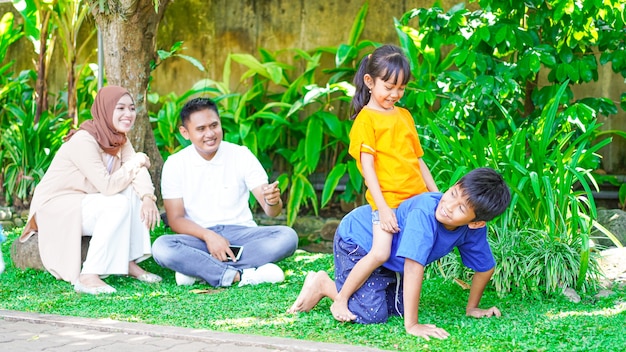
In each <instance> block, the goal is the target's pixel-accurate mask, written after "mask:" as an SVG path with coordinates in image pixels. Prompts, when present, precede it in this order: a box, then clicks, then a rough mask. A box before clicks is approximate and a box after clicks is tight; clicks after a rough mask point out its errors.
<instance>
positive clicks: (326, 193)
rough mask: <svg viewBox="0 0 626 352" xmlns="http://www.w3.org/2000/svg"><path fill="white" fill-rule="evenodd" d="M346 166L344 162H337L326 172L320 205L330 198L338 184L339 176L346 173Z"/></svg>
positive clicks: (323, 205) (324, 204) (326, 202)
mask: <svg viewBox="0 0 626 352" xmlns="http://www.w3.org/2000/svg"><path fill="white" fill-rule="evenodd" d="M347 169H348V166H347V165H346V164H343V163H341V164H337V165H335V166H334V167H333V169H332V170H330V172H329V173H328V176H327V177H326V181H325V182H324V189H323V190H322V204H321V207H322V208H323V207H325V206H326V204H328V202H330V200H331V199H332V196H333V193H334V191H335V189H336V188H337V185H338V184H339V181H340V180H341V178H342V177H343V176H344V175H345V174H346V170H347Z"/></svg>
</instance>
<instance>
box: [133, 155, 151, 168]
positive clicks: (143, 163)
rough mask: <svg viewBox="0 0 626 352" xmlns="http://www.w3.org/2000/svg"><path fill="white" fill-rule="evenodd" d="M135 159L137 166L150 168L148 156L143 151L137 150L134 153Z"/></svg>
mask: <svg viewBox="0 0 626 352" xmlns="http://www.w3.org/2000/svg"><path fill="white" fill-rule="evenodd" d="M134 158H135V160H136V161H137V163H138V164H139V167H145V168H146V169H148V168H150V158H148V156H147V155H146V154H145V153H142V152H138V153H136V154H135V157H134Z"/></svg>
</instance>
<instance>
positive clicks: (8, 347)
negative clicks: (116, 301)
mask: <svg viewBox="0 0 626 352" xmlns="http://www.w3.org/2000/svg"><path fill="white" fill-rule="evenodd" d="M0 351H6V352H35V351H46V352H80V351H89V352H105V351H112V352H126V351H129V352H161V351H172V352H218V351H219V352H223V351H228V352H280V351H293V352H300V351H302V352H312V351H337V352H375V351H381V350H376V349H371V348H366V347H361V346H350V345H340V344H331V343H322V342H310V341H304V340H296V339H286V338H278V337H265V336H253V335H240V334H232V333H224V332H215V331H209V330H199V329H186V328H178V327H168V326H158V325H149V324H140V323H126V322H120V321H115V320H110V319H88V318H75V317H66V316H59V315H49V314H37V313H25V312H18V311H9V310H0Z"/></svg>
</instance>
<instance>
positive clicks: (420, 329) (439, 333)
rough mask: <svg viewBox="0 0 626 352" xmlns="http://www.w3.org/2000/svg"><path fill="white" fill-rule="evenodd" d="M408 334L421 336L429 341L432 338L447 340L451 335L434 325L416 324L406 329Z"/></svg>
mask: <svg viewBox="0 0 626 352" xmlns="http://www.w3.org/2000/svg"><path fill="white" fill-rule="evenodd" d="M406 332H407V334H410V335H414V336H419V337H422V338H424V339H425V340H426V341H429V340H430V338H431V337H434V338H437V339H447V338H448V336H450V334H449V333H448V332H447V331H445V330H444V329H442V328H438V327H437V326H435V325H433V324H415V325H412V326H409V327H407V328H406Z"/></svg>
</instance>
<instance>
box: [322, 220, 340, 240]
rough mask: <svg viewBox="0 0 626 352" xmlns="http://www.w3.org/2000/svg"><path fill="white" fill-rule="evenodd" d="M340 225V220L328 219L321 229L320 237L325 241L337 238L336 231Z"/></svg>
mask: <svg viewBox="0 0 626 352" xmlns="http://www.w3.org/2000/svg"><path fill="white" fill-rule="evenodd" d="M337 226H339V220H328V221H326V223H325V224H324V226H322V229H321V230H320V237H322V239H323V240H325V241H333V240H334V239H335V231H336V230H337Z"/></svg>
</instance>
